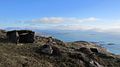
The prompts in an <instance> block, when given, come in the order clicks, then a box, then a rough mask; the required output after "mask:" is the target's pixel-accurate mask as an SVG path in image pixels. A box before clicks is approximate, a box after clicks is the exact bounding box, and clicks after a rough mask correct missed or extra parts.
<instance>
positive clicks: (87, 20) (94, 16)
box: [0, 0, 120, 34]
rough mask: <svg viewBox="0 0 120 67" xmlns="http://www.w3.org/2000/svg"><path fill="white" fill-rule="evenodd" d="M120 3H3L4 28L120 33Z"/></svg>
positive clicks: (55, 0) (91, 0)
mask: <svg viewBox="0 0 120 67" xmlns="http://www.w3.org/2000/svg"><path fill="white" fill-rule="evenodd" d="M119 6H120V0H0V28H9V27H15V28H17V27H20V28H31V29H56V30H92V31H97V32H106V33H115V34H119V33H120V8H119Z"/></svg>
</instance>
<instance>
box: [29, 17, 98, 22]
mask: <svg viewBox="0 0 120 67" xmlns="http://www.w3.org/2000/svg"><path fill="white" fill-rule="evenodd" d="M97 20H98V19H97V18H95V17H89V18H83V19H80V18H73V17H72V18H71V17H69V18H65V17H43V18H39V19H33V20H31V21H27V22H34V23H35V22H38V23H63V22H78V23H79V22H96V21H97Z"/></svg>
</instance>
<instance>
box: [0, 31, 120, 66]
mask: <svg viewBox="0 0 120 67" xmlns="http://www.w3.org/2000/svg"><path fill="white" fill-rule="evenodd" d="M6 33H7V31H5V30H1V31H0V67H47V66H49V67H119V66H120V56H118V55H115V54H112V53H110V52H107V49H106V48H103V47H101V46H98V45H96V44H95V43H92V42H87V41H75V42H64V41H61V40H59V39H56V38H53V37H45V36H37V35H35V36H34V42H33V43H17V44H16V43H12V42H9V40H8V39H7V36H6Z"/></svg>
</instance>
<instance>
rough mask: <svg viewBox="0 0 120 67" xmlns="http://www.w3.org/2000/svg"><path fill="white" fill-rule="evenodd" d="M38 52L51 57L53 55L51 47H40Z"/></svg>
mask: <svg viewBox="0 0 120 67" xmlns="http://www.w3.org/2000/svg"><path fill="white" fill-rule="evenodd" d="M40 52H42V53H45V54H49V55H51V54H52V53H53V49H52V47H51V45H43V46H42V47H40Z"/></svg>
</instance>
